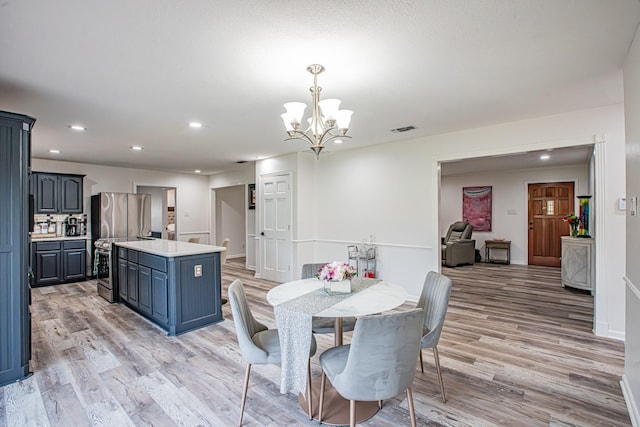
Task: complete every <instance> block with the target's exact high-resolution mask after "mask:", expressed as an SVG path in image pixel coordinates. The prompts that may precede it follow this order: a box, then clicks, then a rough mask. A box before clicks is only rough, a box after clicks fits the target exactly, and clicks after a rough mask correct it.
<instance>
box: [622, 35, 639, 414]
mask: <svg viewBox="0 0 640 427" xmlns="http://www.w3.org/2000/svg"><path fill="white" fill-rule="evenodd" d="M624 99H625V101H624V103H625V116H626V121H625V124H626V139H627V144H626V167H627V191H626V197H627V217H626V221H627V235H628V236H632V237H631V238H629V239H627V241H626V259H627V265H626V267H627V270H626V277H625V279H626V283H627V289H626V335H625V336H626V340H625V358H624V359H625V361H624V364H625V365H624V376H623V380H622V390H623V392H624V394H625V399H626V401H627V407H628V408H629V415H630V416H631V420H632V421H633V423H634V424H633V425H634V426H640V409H639V408H640V328H639V327H638V325H640V263H639V262H638V259H640V239H638V238H637V236H638V235H640V216H638V215H636V216H631V215H629V206H630V201H631V198H632V197H640V120H638V118H639V117H640V32H636V36H635V40H634V41H633V45H632V46H631V49H630V51H629V54H628V56H627V60H626V63H625V66H624ZM620 311H622V310H620Z"/></svg>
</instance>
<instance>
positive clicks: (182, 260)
mask: <svg viewBox="0 0 640 427" xmlns="http://www.w3.org/2000/svg"><path fill="white" fill-rule="evenodd" d="M116 253H117V256H118V260H117V265H118V274H117V280H118V283H117V287H118V289H120V300H121V301H122V302H124V303H125V304H126V305H127V306H128V307H129V308H131V309H133V310H135V311H137V312H138V313H140V314H142V315H143V316H145V317H147V318H149V319H151V320H152V321H154V322H155V323H157V324H158V325H159V326H161V327H162V328H164V329H165V330H167V332H168V333H169V335H176V334H180V333H183V332H187V331H190V330H193V329H197V328H200V327H203V326H206V325H210V324H212V323H216V322H219V321H221V320H222V305H221V280H220V253H219V252H213V253H209V254H203V255H188V256H182V257H171V258H165V257H161V256H158V255H153V254H148V253H145V252H140V251H136V250H133V249H126V250H125V249H124V248H118V251H116ZM124 258H126V259H124ZM122 270H124V274H123V272H122ZM122 289H126V290H127V291H126V294H124V293H123V292H122Z"/></svg>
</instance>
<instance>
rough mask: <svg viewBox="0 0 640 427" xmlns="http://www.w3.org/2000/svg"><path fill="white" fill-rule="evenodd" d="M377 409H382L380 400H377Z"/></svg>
mask: <svg viewBox="0 0 640 427" xmlns="http://www.w3.org/2000/svg"><path fill="white" fill-rule="evenodd" d="M378 409H382V400H378Z"/></svg>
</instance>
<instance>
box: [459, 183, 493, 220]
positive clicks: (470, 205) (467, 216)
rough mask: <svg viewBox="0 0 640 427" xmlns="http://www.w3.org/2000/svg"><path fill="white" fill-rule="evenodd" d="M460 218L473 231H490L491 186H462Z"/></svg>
mask: <svg viewBox="0 0 640 427" xmlns="http://www.w3.org/2000/svg"><path fill="white" fill-rule="evenodd" d="M462 220H463V221H467V222H468V223H469V224H471V225H472V226H473V231H491V186H485V187H462Z"/></svg>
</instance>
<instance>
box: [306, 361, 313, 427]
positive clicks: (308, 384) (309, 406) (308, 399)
mask: <svg viewBox="0 0 640 427" xmlns="http://www.w3.org/2000/svg"><path fill="white" fill-rule="evenodd" d="M311 402H312V398H311V359H309V361H308V362H307V408H308V410H309V420H312V419H313V408H312V407H311Z"/></svg>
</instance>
